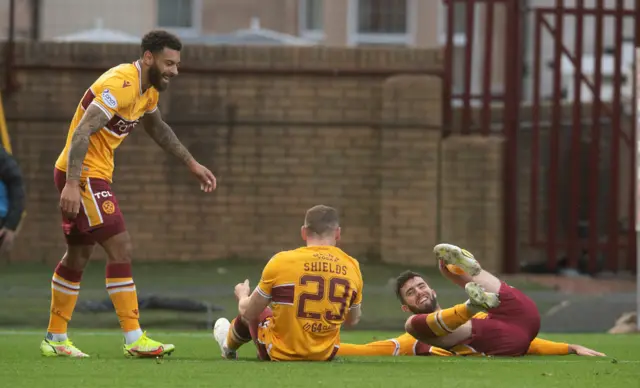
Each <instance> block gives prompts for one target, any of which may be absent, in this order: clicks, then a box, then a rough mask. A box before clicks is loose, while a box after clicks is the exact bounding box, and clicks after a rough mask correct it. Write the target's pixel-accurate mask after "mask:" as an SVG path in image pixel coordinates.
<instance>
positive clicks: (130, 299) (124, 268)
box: [40, 31, 216, 357]
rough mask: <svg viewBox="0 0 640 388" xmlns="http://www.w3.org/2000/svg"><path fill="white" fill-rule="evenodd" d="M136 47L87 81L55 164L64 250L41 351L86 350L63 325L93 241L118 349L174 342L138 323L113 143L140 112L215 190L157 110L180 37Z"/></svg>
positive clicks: (70, 353)
mask: <svg viewBox="0 0 640 388" xmlns="http://www.w3.org/2000/svg"><path fill="white" fill-rule="evenodd" d="M141 49H142V50H141V57H140V58H139V59H138V60H136V61H135V62H133V63H125V64H121V65H118V66H115V67H113V68H111V69H109V70H107V71H106V72H105V73H104V74H102V75H101V76H100V77H99V78H98V79H97V80H96V81H95V82H94V83H93V84H92V85H91V86H90V87H89V89H87V91H86V92H85V94H84V96H83V97H82V99H81V100H80V103H79V104H78V107H77V108H76V113H75V115H74V116H73V119H72V121H71V125H70V127H69V134H68V136H67V141H66V145H65V147H64V149H63V150H62V153H61V154H60V156H59V157H58V160H57V161H56V164H55V169H54V181H55V184H56V186H57V188H58V191H59V192H60V208H61V211H62V220H63V221H62V227H63V230H64V235H65V238H66V243H67V251H66V252H65V254H64V256H63V258H62V260H61V261H60V263H59V264H58V266H57V267H56V269H55V272H54V274H53V279H52V280H51V313H50V314H51V315H50V319H49V327H48V329H47V334H46V337H45V339H44V340H43V341H42V343H41V345H40V351H41V352H42V354H43V355H44V356H65V357H88V355H87V354H85V353H84V352H82V351H80V349H78V348H77V347H75V346H74V345H73V344H72V342H71V341H70V339H69V337H68V336H67V325H68V323H69V321H70V320H71V315H72V314H73V311H74V309H75V305H76V302H77V300H78V294H79V292H80V280H81V278H82V272H83V270H84V268H85V267H86V265H87V263H88V261H89V259H90V257H91V254H92V253H93V250H94V247H95V245H96V244H99V245H100V246H101V247H102V248H103V249H104V250H105V252H106V254H107V256H108V258H107V265H106V271H105V272H106V274H105V275H106V288H107V292H108V293H109V297H110V298H111V301H112V302H113V305H114V307H115V311H116V314H117V316H118V320H119V321H120V327H121V328H122V331H123V334H124V342H125V343H124V346H123V352H124V355H125V356H128V357H156V356H162V355H165V354H169V353H171V352H173V351H174V349H175V347H174V345H171V344H162V343H160V342H157V341H154V340H152V339H150V338H149V337H147V336H146V334H145V333H144V332H143V331H142V330H141V329H140V323H139V312H138V297H137V294H136V286H135V284H134V282H133V277H132V273H131V237H130V235H129V232H127V230H126V228H125V223H124V219H123V216H122V213H121V212H120V208H119V206H118V201H117V200H116V197H115V194H114V193H113V191H112V190H111V187H110V184H111V182H112V175H113V167H114V158H113V156H114V151H115V149H116V148H118V146H119V145H120V143H122V141H123V140H124V138H125V137H127V135H129V133H130V132H131V131H132V130H133V128H134V127H135V126H136V124H138V121H139V120H140V118H142V120H143V124H144V128H145V130H146V132H147V133H148V134H149V136H151V138H153V140H155V142H156V143H157V144H158V145H159V146H160V147H162V149H164V150H165V151H166V152H168V153H170V154H172V155H174V156H175V157H176V158H178V159H179V160H180V161H182V162H183V163H184V164H185V165H186V166H187V167H188V168H189V170H190V171H191V172H192V173H193V174H194V175H195V177H196V178H197V179H198V180H199V181H200V187H201V189H202V190H203V191H204V192H211V191H213V190H215V188H216V178H215V177H214V175H213V174H212V173H211V171H209V170H208V169H207V168H206V167H204V166H202V165H201V164H200V163H198V162H197V161H196V160H195V159H194V158H193V156H191V154H190V153H189V151H188V150H187V149H186V148H185V147H184V146H183V145H182V144H181V143H180V141H179V140H178V138H177V137H176V135H175V134H174V132H173V130H172V129H171V127H169V126H168V125H167V124H166V123H165V122H164V121H163V120H162V117H161V115H160V111H159V110H158V95H159V92H161V91H163V90H165V89H167V87H168V86H169V82H170V81H171V78H173V77H175V76H176V75H178V66H179V64H180V50H181V49H182V43H181V42H180V40H179V39H178V38H177V37H175V36H174V35H172V34H170V33H168V32H165V31H151V32H149V33H148V34H146V35H145V36H144V37H143V38H142V44H141Z"/></svg>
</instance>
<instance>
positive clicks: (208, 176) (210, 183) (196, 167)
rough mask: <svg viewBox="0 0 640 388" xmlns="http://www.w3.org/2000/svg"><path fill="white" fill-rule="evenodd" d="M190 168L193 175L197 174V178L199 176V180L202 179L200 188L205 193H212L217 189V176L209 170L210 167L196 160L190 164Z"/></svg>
mask: <svg viewBox="0 0 640 388" xmlns="http://www.w3.org/2000/svg"><path fill="white" fill-rule="evenodd" d="M189 169H190V170H191V172H192V173H193V175H195V176H196V178H198V180H199V181H200V190H202V191H204V192H205V193H210V192H212V191H213V190H215V189H216V185H217V184H216V177H215V176H214V175H213V173H212V172H211V171H209V169H208V168H206V167H205V166H203V165H201V164H200V163H198V162H196V161H194V162H193V163H192V164H191V165H190V166H189Z"/></svg>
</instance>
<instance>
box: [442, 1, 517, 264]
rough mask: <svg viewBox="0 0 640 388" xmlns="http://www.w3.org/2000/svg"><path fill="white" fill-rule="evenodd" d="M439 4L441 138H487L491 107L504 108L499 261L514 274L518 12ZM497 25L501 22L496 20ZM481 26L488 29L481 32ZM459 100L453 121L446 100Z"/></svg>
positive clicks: (506, 4) (509, 6) (488, 5)
mask: <svg viewBox="0 0 640 388" xmlns="http://www.w3.org/2000/svg"><path fill="white" fill-rule="evenodd" d="M443 4H444V5H445V6H446V7H447V17H446V19H447V43H446V46H445V74H444V81H445V85H444V88H445V90H444V98H445V111H444V120H443V121H444V128H445V129H444V134H445V136H446V135H448V134H450V133H453V132H456V133H460V134H464V135H468V134H480V135H483V136H489V135H491V134H495V132H494V131H492V124H495V123H494V122H493V121H492V116H491V105H492V104H495V103H498V104H500V103H501V104H500V105H501V106H502V108H503V109H504V114H503V120H502V123H501V125H502V129H501V131H500V132H499V133H501V134H503V135H504V136H505V138H506V143H505V158H504V173H505V178H504V198H505V201H504V217H505V219H504V225H505V230H504V233H505V239H504V241H505V242H504V244H505V245H504V247H503V254H504V257H505V258H512V259H511V260H506V261H505V268H504V269H505V270H506V271H507V272H516V271H517V260H514V258H515V257H516V256H517V243H518V241H517V229H518V228H517V208H516V204H517V201H516V200H517V197H516V195H517V193H516V186H517V183H516V180H517V174H518V172H517V163H515V162H514V161H516V160H517V158H518V153H517V152H518V147H517V138H518V130H519V112H520V95H521V86H522V82H521V75H522V74H521V71H522V58H523V55H522V44H521V41H522V39H521V37H522V35H521V34H522V31H521V30H522V29H521V22H522V11H521V9H520V3H519V2H518V1H513V0H443ZM456 4H463V5H464V7H463V8H462V9H464V10H465V11H466V17H465V32H464V33H462V35H463V36H464V37H465V39H464V41H465V46H464V59H463V61H462V65H463V66H464V67H463V70H462V73H463V74H464V76H463V85H462V88H461V89H462V92H461V93H452V88H453V85H454V79H453V71H454V68H455V67H456V65H457V64H458V63H459V61H456V60H455V59H454V49H455V45H454V35H456V34H455V31H454V20H455V17H456V14H455V11H456V7H455V5H456ZM481 5H482V6H484V15H483V16H484V17H481V18H479V17H477V16H476V15H477V12H476V11H477V10H478V9H479V7H478V6H481ZM497 7H503V8H504V9H505V11H506V12H505V22H506V28H505V30H504V31H502V33H503V36H504V41H503V42H504V50H505V56H504V88H503V91H502V93H499V94H495V93H493V92H492V90H491V89H492V88H491V87H492V82H493V79H492V69H493V66H494V62H493V60H494V49H495V47H494V39H495V36H494V31H493V26H494V24H495V23H494V22H495V19H496V16H495V15H496V8H497ZM501 22H502V21H501ZM476 23H478V24H479V25H481V26H485V27H484V34H481V36H480V37H479V38H480V40H479V41H475V37H476V34H475V24H476ZM486 26H491V27H490V28H487V27H486ZM474 43H481V44H482V43H483V44H484V46H483V47H484V49H483V51H482V58H481V63H482V67H483V69H482V73H481V74H482V82H481V85H482V86H481V88H480V89H481V90H480V91H479V93H478V92H476V91H474V90H472V84H473V82H472V81H473V80H472V77H473V76H474V72H472V70H473V59H474V58H473V54H474V50H473V49H474ZM453 100H458V101H461V106H462V108H461V109H462V112H461V120H460V122H459V123H458V122H456V123H454V120H453V117H452V101H453ZM478 102H479V103H480V107H478V108H479V109H480V112H481V114H480V120H479V122H478V123H473V122H472V113H473V109H476V107H475V106H472V105H477V103H478Z"/></svg>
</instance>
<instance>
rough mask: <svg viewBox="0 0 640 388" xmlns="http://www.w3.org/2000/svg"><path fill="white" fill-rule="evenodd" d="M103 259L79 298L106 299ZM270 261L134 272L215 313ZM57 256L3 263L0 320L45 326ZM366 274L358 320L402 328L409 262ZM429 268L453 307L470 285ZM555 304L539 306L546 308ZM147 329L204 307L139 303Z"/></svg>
mask: <svg viewBox="0 0 640 388" xmlns="http://www.w3.org/2000/svg"><path fill="white" fill-rule="evenodd" d="M104 265H105V264H104V262H101V261H97V262H91V263H90V264H89V266H88V267H87V269H86V271H85V273H84V275H83V278H82V283H81V290H80V297H79V302H82V301H87V300H93V301H100V300H104V299H107V298H108V295H107V292H106V290H105V288H104V282H105V280H104ZM263 266H264V262H256V261H246V260H245V261H242V260H220V261H214V262H194V263H166V262H162V263H134V265H133V276H134V280H135V282H136V288H137V290H138V295H139V296H145V295H149V294H154V295H160V296H165V297H172V298H189V299H192V300H196V301H206V302H209V303H211V304H214V305H217V306H220V307H221V308H223V309H224V310H223V311H220V312H214V318H217V317H219V316H230V315H234V314H233V312H235V311H236V309H237V301H236V299H235V297H234V295H233V287H234V286H235V285H236V284H237V283H240V282H242V281H243V280H244V279H246V278H248V279H249V280H250V281H251V285H252V287H254V286H255V285H256V284H257V281H258V280H259V278H260V273H261V271H262V268H263ZM54 268H55V263H49V264H42V263H18V264H9V265H7V264H0V327H21V328H34V329H40V328H46V326H47V322H48V320H49V303H50V287H51V285H50V284H51V276H52V273H53V269H54ZM361 268H362V272H363V278H364V281H365V289H364V292H365V294H364V302H363V310H364V311H365V312H366V313H365V314H364V316H363V319H362V321H361V322H360V327H362V328H366V329H373V330H379V329H394V328H396V327H402V325H403V324H404V320H405V319H406V314H404V313H402V312H401V311H400V308H399V304H398V301H397V299H396V297H395V293H394V290H393V286H392V285H391V284H390V283H389V281H390V279H393V278H395V277H396V276H397V275H398V274H399V273H401V272H402V271H404V270H406V269H408V268H407V267H405V266H397V265H385V264H379V263H366V262H365V263H362V264H361ZM412 269H414V270H418V271H420V272H423V273H424V274H425V276H427V277H428V280H429V283H430V285H431V286H432V287H433V288H434V289H436V290H437V291H438V298H439V301H440V304H441V305H442V306H450V305H453V304H456V303H459V302H461V301H463V300H465V299H466V298H467V296H466V295H465V293H464V290H462V289H460V288H458V287H456V286H454V285H453V284H451V283H450V282H448V281H447V280H446V279H444V278H443V277H442V276H441V275H440V274H439V272H438V271H437V269H435V268H433V267H428V268H417V269H416V268H412ZM512 285H514V286H516V287H518V288H520V289H522V290H524V291H527V290H529V291H530V290H540V289H543V288H542V287H540V286H537V285H535V284H532V283H527V282H522V281H521V282H513V283H512ZM549 307H551V305H550V304H549V305H547V304H545V302H543V303H542V304H539V305H538V308H539V309H540V311H545V310H546V309H548V308H549ZM141 320H142V324H143V325H144V327H145V328H153V329H164V330H195V329H198V330H203V329H205V328H206V327H207V316H206V314H205V313H185V312H176V311H162V310H144V309H143V310H141ZM117 324H118V322H117V318H116V316H115V314H114V313H113V312H103V313H83V312H76V313H75V314H74V315H73V319H72V322H71V328H87V329H107V328H113V327H114V325H116V326H115V327H117Z"/></svg>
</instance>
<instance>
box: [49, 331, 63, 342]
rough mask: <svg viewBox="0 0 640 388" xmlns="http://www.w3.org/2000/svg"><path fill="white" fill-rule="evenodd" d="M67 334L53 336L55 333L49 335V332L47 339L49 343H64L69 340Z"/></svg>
mask: <svg viewBox="0 0 640 388" xmlns="http://www.w3.org/2000/svg"><path fill="white" fill-rule="evenodd" d="M67 338H68V337H67V333H62V334H53V333H49V332H47V339H48V340H49V341H53V342H62V341H66V340H67Z"/></svg>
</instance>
